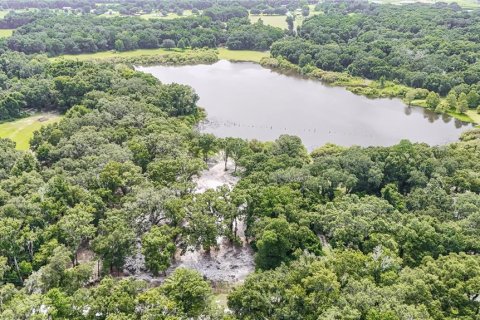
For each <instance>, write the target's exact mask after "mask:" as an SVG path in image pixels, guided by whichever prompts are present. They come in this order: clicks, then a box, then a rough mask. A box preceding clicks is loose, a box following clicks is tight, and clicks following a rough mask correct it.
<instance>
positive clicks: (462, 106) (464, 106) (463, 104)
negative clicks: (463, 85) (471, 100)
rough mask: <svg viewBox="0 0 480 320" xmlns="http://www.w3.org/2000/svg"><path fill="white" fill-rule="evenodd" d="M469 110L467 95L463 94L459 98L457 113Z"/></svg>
mask: <svg viewBox="0 0 480 320" xmlns="http://www.w3.org/2000/svg"><path fill="white" fill-rule="evenodd" d="M467 110H468V100H467V95H466V94H465V93H464V92H462V93H461V94H460V95H459V96H458V100H457V112H458V113H465V112H466V111H467Z"/></svg>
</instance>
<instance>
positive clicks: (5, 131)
mask: <svg viewBox="0 0 480 320" xmlns="http://www.w3.org/2000/svg"><path fill="white" fill-rule="evenodd" d="M60 119H61V116H59V115H55V114H50V113H39V114H36V115H34V116H31V117H28V118H23V119H20V120H16V121H11V122H5V123H1V124H0V138H9V139H11V140H13V141H15V142H16V144H17V149H18V150H27V149H28V148H29V142H30V139H31V138H32V137H33V132H34V131H36V130H38V129H40V128H41V127H42V126H43V125H46V124H50V123H55V122H58V121H60Z"/></svg>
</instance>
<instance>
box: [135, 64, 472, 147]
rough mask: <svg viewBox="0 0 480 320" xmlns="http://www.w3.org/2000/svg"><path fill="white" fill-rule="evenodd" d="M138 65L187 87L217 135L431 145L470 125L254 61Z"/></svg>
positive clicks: (306, 141)
mask: <svg viewBox="0 0 480 320" xmlns="http://www.w3.org/2000/svg"><path fill="white" fill-rule="evenodd" d="M138 70H140V71H143V72H147V73H151V74H152V75H154V76H155V77H157V78H158V79H159V80H160V81H162V82H163V83H171V82H176V83H182V84H187V85H190V86H192V87H193V88H194V89H195V90H196V92H197V93H198V95H199V96H200V101H199V105H200V106H202V107H203V108H205V109H206V111H207V114H208V120H207V121H206V122H205V123H204V124H202V126H201V129H202V130H203V131H204V132H210V133H213V134H215V135H217V136H219V137H227V136H230V137H241V138H247V139H254V138H255V139H259V140H264V141H265V140H275V139H276V138H277V137H278V136H279V135H281V134H292V135H297V136H299V137H300V138H302V140H303V143H304V144H305V145H306V146H307V148H309V149H310V150H311V149H313V148H314V147H317V146H321V145H323V144H325V143H327V142H331V143H335V144H339V145H343V146H351V145H360V146H378V145H380V146H389V145H393V144H396V143H398V142H399V141H400V140H401V139H409V140H411V141H414V142H426V143H428V144H431V145H437V144H444V143H447V142H453V141H456V140H457V139H458V137H459V136H460V134H461V133H462V132H463V131H465V130H467V129H469V128H471V127H472V126H471V125H467V124H465V123H462V122H460V121H458V120H456V119H453V118H451V117H449V116H445V115H437V114H435V113H433V112H430V111H428V110H425V109H423V108H416V107H412V108H410V107H407V106H406V105H405V104H404V103H403V102H402V101H400V100H399V99H368V98H366V97H362V96H358V95H354V94H353V93H351V92H349V91H347V90H345V89H344V88H341V87H329V86H326V85H324V84H322V83H320V82H318V81H313V80H306V79H301V78H297V77H291V76H285V75H281V74H278V73H275V72H273V71H270V70H268V69H265V68H262V67H261V66H260V65H258V64H255V63H233V62H229V61H219V62H217V63H215V64H213V65H195V66H181V67H171V66H153V67H139V68H138Z"/></svg>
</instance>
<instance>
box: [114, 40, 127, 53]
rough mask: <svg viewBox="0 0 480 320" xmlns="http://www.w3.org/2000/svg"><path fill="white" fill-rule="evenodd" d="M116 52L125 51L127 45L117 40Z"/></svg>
mask: <svg viewBox="0 0 480 320" xmlns="http://www.w3.org/2000/svg"><path fill="white" fill-rule="evenodd" d="M115 50H117V51H125V45H124V44H123V40H122V39H117V40H115Z"/></svg>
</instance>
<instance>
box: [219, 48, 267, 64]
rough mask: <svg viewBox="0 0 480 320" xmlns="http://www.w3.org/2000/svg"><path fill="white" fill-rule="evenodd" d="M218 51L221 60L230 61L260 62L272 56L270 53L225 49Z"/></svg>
mask: <svg viewBox="0 0 480 320" xmlns="http://www.w3.org/2000/svg"><path fill="white" fill-rule="evenodd" d="M217 51H218V57H219V58H220V59H223V60H230V61H251V62H260V60H261V59H262V58H264V57H269V56H270V53H269V52H268V51H251V50H228V49H225V48H219V49H217Z"/></svg>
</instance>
